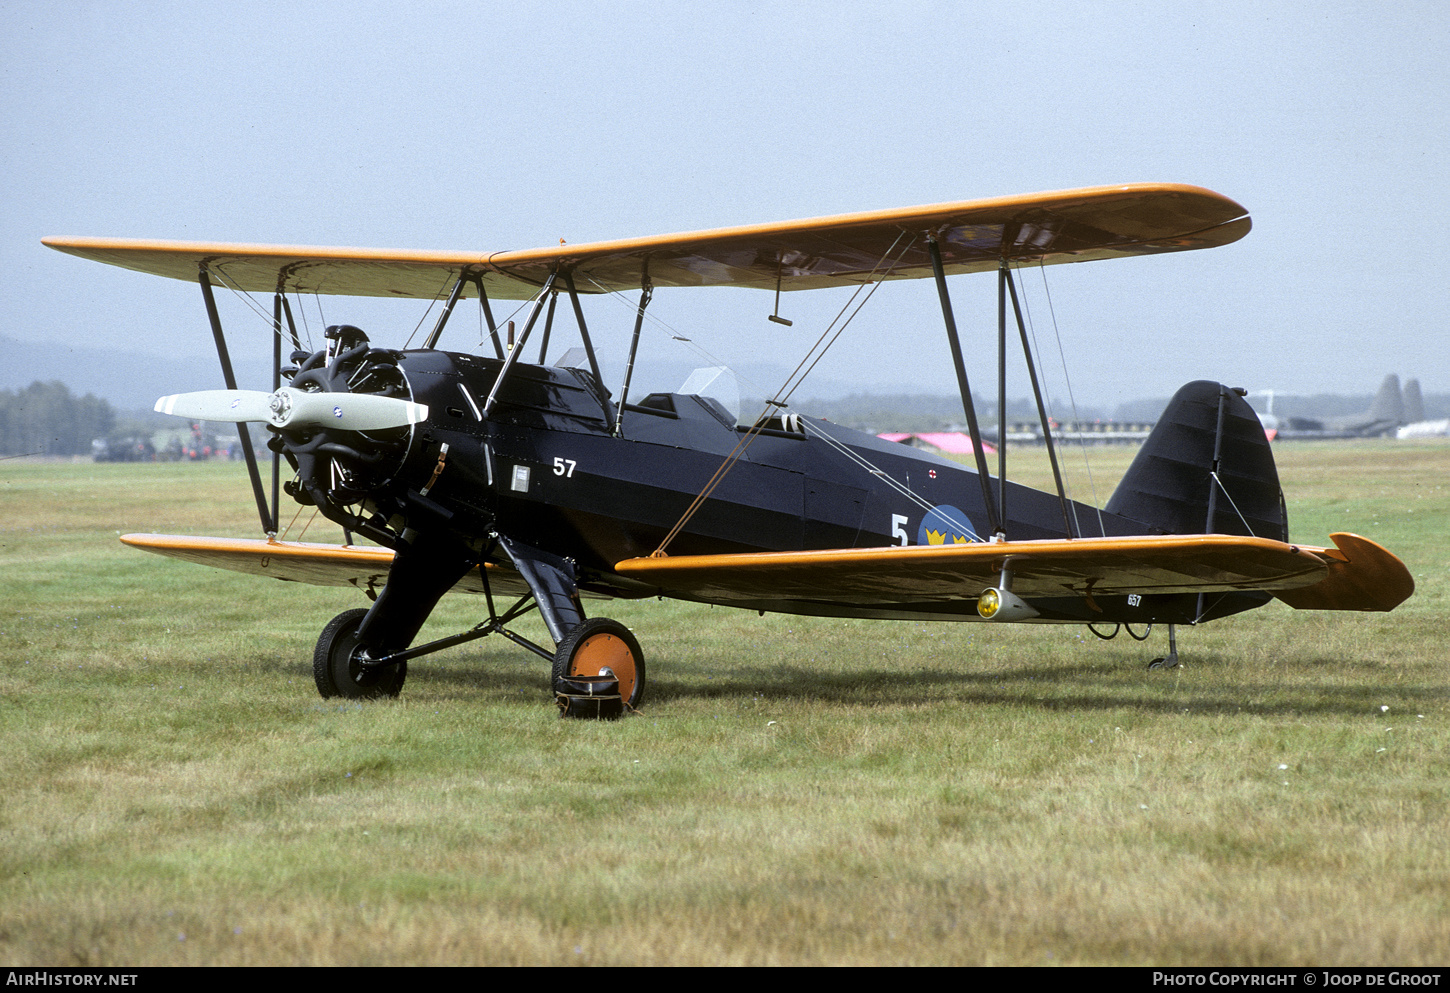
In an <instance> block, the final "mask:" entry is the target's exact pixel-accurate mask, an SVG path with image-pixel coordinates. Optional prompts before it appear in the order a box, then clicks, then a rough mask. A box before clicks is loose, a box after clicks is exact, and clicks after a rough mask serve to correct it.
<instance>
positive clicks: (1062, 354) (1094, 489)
mask: <svg viewBox="0 0 1450 993" xmlns="http://www.w3.org/2000/svg"><path fill="white" fill-rule="evenodd" d="M1037 271H1038V272H1039V273H1041V275H1042V291H1043V293H1044V294H1046V296H1047V312H1048V314H1049V315H1050V316H1051V318H1052V333H1053V336H1054V337H1056V339H1057V356H1058V360H1059V361H1060V362H1061V363H1062V378H1063V381H1064V382H1065V383H1066V384H1067V399H1068V403H1069V405H1070V406H1071V407H1072V419H1073V420H1074V421H1075V422H1078V423H1081V418H1080V417H1078V413H1077V397H1076V396H1075V395H1074V394H1073V391H1072V377H1071V375H1069V373H1068V371H1067V352H1066V350H1065V349H1064V348H1063V347H1062V331H1061V329H1060V328H1059V327H1058V325H1057V308H1055V307H1054V306H1053V305H1052V290H1051V288H1050V287H1049V286H1048V285H1047V265H1046V263H1039V264H1038V266H1037ZM1077 435H1078V438H1077V441H1078V445H1079V446H1080V447H1081V449H1082V461H1083V465H1084V467H1085V468H1086V470H1087V478H1088V491H1089V492H1090V493H1091V494H1092V501H1093V509H1094V510H1096V511H1097V515H1098V530H1099V531H1100V532H1101V533H1102V535H1103V537H1107V534H1108V527H1107V525H1106V524H1105V523H1103V510H1102V504H1101V503H1100V502H1099V501H1098V484H1097V481H1096V480H1094V479H1093V467H1092V462H1091V461H1090V460H1089V459H1088V452H1087V439H1085V438H1083V436H1082V432H1081V431H1079V432H1078V433H1077ZM1078 533H1079V534H1081V533H1082V532H1081V530H1079V532H1078Z"/></svg>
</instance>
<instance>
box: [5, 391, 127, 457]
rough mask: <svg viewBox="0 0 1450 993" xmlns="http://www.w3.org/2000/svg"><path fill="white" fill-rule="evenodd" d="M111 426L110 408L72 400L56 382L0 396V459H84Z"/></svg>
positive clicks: (113, 416) (85, 398)
mask: <svg viewBox="0 0 1450 993" xmlns="http://www.w3.org/2000/svg"><path fill="white" fill-rule="evenodd" d="M115 426H116V412H115V411H114V410H112V409H111V405H110V404H109V403H107V402H106V401H105V400H102V399H100V398H99V397H95V396H92V395H91V394H89V393H87V394H86V395H85V396H83V397H77V396H72V395H71V391H70V390H68V389H66V387H65V384H64V383H61V382H57V381H51V382H49V383H42V382H40V381H39V380H37V381H36V382H34V383H31V384H30V385H29V386H27V387H25V388H24V389H18V390H0V455H89V454H91V442H92V441H93V440H94V439H96V438H104V437H106V435H108V434H109V433H110V432H111V430H112V429H113V428H114V427H115Z"/></svg>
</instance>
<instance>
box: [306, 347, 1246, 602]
mask: <svg viewBox="0 0 1450 993" xmlns="http://www.w3.org/2000/svg"><path fill="white" fill-rule="evenodd" d="M388 361H389V362H390V363H395V364H396V366H397V368H398V370H399V371H400V372H401V374H402V377H403V378H404V379H405V380H406V384H407V390H408V393H409V394H410V395H411V398H412V399H413V400H414V401H416V402H418V403H423V404H427V405H428V408H429V411H430V413H429V417H428V419H427V421H426V422H424V423H421V424H418V425H416V426H415V427H414V428H411V429H407V431H406V432H405V433H406V437H403V436H402V435H403V434H404V432H399V433H398V434H397V436H396V437H394V438H393V439H392V441H391V445H392V449H393V452H394V454H393V456H392V457H391V458H389V459H385V460H383V461H382V464H381V465H379V464H378V463H377V462H376V461H375V462H374V463H373V464H371V465H367V466H359V467H358V470H357V472H355V473H353V472H350V471H349V467H348V460H347V457H346V455H345V454H344V455H343V456H341V457H339V458H337V460H336V461H337V463H338V466H337V467H338V468H340V469H341V470H342V472H341V473H340V474H339V473H337V472H336V471H334V470H333V468H332V467H329V466H327V465H326V460H324V459H317V460H315V461H313V462H311V463H309V466H310V467H311V475H312V476H313V477H314V478H313V481H312V484H311V485H310V486H308V487H307V489H308V492H310V493H311V494H312V495H313V497H314V498H315V501H316V502H317V503H318V504H319V505H320V506H322V508H323V510H324V512H326V513H327V514H328V516H330V517H333V518H334V519H335V520H339V522H340V523H343V524H344V525H345V526H349V527H351V528H353V529H354V530H361V531H362V532H363V533H364V534H367V535H368V536H369V537H372V538H374V539H375V540H379V541H381V542H382V543H384V544H389V545H391V546H392V547H394V548H400V549H401V547H402V546H404V545H406V544H407V543H409V542H410V541H411V540H412V537H411V536H413V535H416V534H419V533H425V534H427V535H429V537H430V540H431V541H432V542H433V543H434V544H435V545H436V544H437V543H438V542H440V541H445V540H446V541H451V542H453V543H456V544H457V545H459V546H460V547H462V546H467V548H469V549H472V550H473V551H474V552H477V553H478V554H479V555H480V556H482V557H484V558H491V559H493V560H495V561H500V562H505V563H506V562H507V559H506V558H505V557H504V556H503V555H502V554H500V553H497V551H496V549H495V548H494V546H492V545H491V543H490V540H491V538H492V537H493V536H497V535H504V536H507V538H508V539H509V540H511V541H513V542H516V543H521V544H522V545H524V546H528V547H530V548H533V549H538V550H540V551H542V552H544V553H547V554H549V555H553V556H558V557H560V558H562V559H565V560H568V562H569V563H570V565H571V566H572V568H573V570H574V572H575V576H576V578H577V582H578V586H579V588H580V589H583V590H588V591H593V592H597V593H603V594H607V595H611V596H624V597H632V596H633V597H638V596H648V595H653V594H654V593H656V592H658V591H656V590H654V589H652V588H649V587H645V586H642V585H640V584H639V583H638V582H636V581H633V580H629V579H626V578H625V577H623V576H621V575H619V574H617V573H616V572H615V571H614V568H613V566H614V564H615V563H616V562H619V561H621V560H624V559H629V558H635V557H639V556H647V555H649V554H651V553H652V552H654V551H655V550H656V549H657V548H658V547H659V546H660V544H661V542H662V541H663V540H664V539H665V537H666V536H667V535H668V534H669V533H670V531H671V529H672V528H674V527H675V526H676V524H677V522H679V521H680V520H681V518H682V516H684V515H686V514H687V512H688V511H689V510H690V508H691V506H692V504H694V503H695V501H696V498H697V496H698V495H699V494H700V493H701V492H702V491H703V490H705V488H706V487H707V486H708V485H709V484H710V482H711V480H712V479H713V478H715V477H716V476H717V474H718V473H720V470H721V467H722V465H723V464H724V463H725V462H726V460H727V459H728V458H729V457H730V456H731V454H732V452H736V453H737V454H738V458H737V459H736V460H735V461H734V462H733V464H731V465H730V467H729V468H728V470H727V471H725V472H724V473H723V475H720V476H719V478H718V480H717V482H716V484H715V486H714V488H713V489H712V490H711V492H710V494H709V497H708V499H705V500H703V501H701V502H700V503H699V506H698V507H697V508H695V509H694V511H693V513H690V514H689V516H688V519H687V520H686V522H685V523H684V525H683V527H682V528H681V529H680V530H679V532H678V534H677V535H676V536H675V537H673V538H672V539H671V540H670V542H669V547H668V550H669V553H670V554H672V555H688V554H713V553H726V552H758V551H798V550H814V549H827V548H853V547H873V546H887V545H905V544H941V543H953V542H957V543H960V542H965V541H979V540H986V539H987V538H988V537H990V534H989V532H988V530H987V523H986V522H987V519H988V515H987V513H986V508H985V505H984V501H983V494H982V487H981V485H980V482H979V477H978V475H977V473H976V472H975V471H974V470H973V469H971V468H968V467H966V466H963V465H960V464H958V463H955V462H952V461H949V460H947V459H945V458H942V457H940V456H936V455H933V454H930V453H927V452H924V451H921V450H918V449H915V448H911V447H909V446H905V445H901V444H896V443H893V442H888V441H885V440H882V439H880V438H876V437H874V436H872V435H868V434H864V433H862V432H859V431H854V430H851V429H848V428H843V427H840V426H838V425H834V424H830V423H828V422H826V421H821V420H810V421H809V422H808V424H806V425H804V428H805V429H804V430H803V429H802V425H801V423H800V421H799V420H798V419H795V418H790V417H786V418H779V417H777V418H772V419H771V420H770V421H768V422H766V424H765V425H764V426H762V427H758V428H757V429H756V430H755V431H754V432H753V433H752V432H750V430H749V429H748V428H747V427H745V426H741V425H737V424H736V423H735V421H734V418H733V417H732V416H731V415H730V414H729V413H727V412H726V411H725V409H724V408H723V407H722V406H721V405H720V404H719V403H718V402H716V401H714V400H712V399H710V398H707V397H700V396H696V395H688V394H651V395H649V396H647V397H645V398H644V399H643V400H642V401H641V402H640V403H638V404H633V403H631V404H628V405H626V406H625V407H624V409H623V410H620V409H619V408H617V407H616V405H615V404H614V403H613V402H612V401H611V399H610V398H609V396H608V394H607V392H606V391H605V390H604V389H603V387H602V385H601V384H600V383H599V382H598V381H597V380H596V379H595V378H594V377H593V375H592V374H591V373H589V372H588V371H585V370H580V369H572V368H559V367H545V366H539V365H528V364H524V363H517V364H515V365H514V366H513V367H512V368H511V369H510V370H509V372H508V375H507V377H506V379H505V382H504V383H503V385H502V387H501V388H500V389H499V390H498V391H497V395H496V397H495V400H494V403H493V404H492V406H491V407H489V406H488V398H489V397H490V394H491V393H493V392H494V388H495V384H496V381H497V379H498V376H499V372H500V369H501V368H502V367H503V362H501V361H500V360H498V359H492V358H481V357H478V356H473V355H467V354H460V353H449V352H440V351H431V350H420V351H406V352H392V353H389V356H388ZM485 411H487V412H486V413H485ZM373 440H374V441H379V439H373ZM747 440H748V445H746V446H744V448H743V451H739V448H740V447H741V445H742V442H744V441H747ZM383 441H385V439H383ZM314 447H316V446H315V445H314ZM306 468H307V466H304V470H305V469H306ZM303 475H304V476H305V475H306V472H305V471H304V473H303ZM339 475H340V476H341V480H342V485H341V486H338V485H337V481H338V478H339ZM349 479H352V480H353V481H354V485H353V486H352V488H351V489H349V488H348V480H349ZM360 480H366V482H365V483H364V482H359V481H360ZM989 483H990V485H989V488H988V489H989V492H990V493H991V494H992V499H993V500H994V501H995V500H997V499H998V493H999V491H998V481H997V480H996V479H991V480H990V481H989ZM1006 486H1007V494H1006V496H1007V499H1006V509H1007V518H1006V523H1005V527H1004V530H1005V532H1006V536H1007V538H1008V539H1011V540H1024V539H1042V538H1066V537H1072V536H1073V535H1069V533H1068V530H1067V525H1065V523H1064V508H1063V503H1062V501H1060V500H1059V499H1058V498H1057V496H1056V495H1054V494H1049V493H1043V492H1040V491H1037V490H1033V489H1031V488H1028V487H1025V486H1019V485H1016V484H1012V483H1008V484H1006ZM357 503H361V504H362V505H363V506H365V507H366V511H365V512H364V513H362V514H358V513H356V512H355V509H349V505H356V504H357ZM1066 516H1067V518H1068V519H1069V520H1071V521H1073V522H1074V524H1073V527H1074V528H1076V527H1077V526H1078V524H1079V523H1080V524H1081V526H1082V528H1083V530H1084V533H1086V534H1088V535H1099V534H1104V533H1106V534H1108V535H1131V534H1143V533H1147V532H1149V531H1150V530H1151V529H1149V528H1147V527H1145V525H1143V524H1142V523H1140V522H1135V521H1130V520H1127V519H1125V518H1120V517H1115V516H1112V515H1107V514H1103V513H1101V512H1099V511H1098V510H1096V509H1095V508H1091V507H1088V506H1086V505H1083V504H1076V503H1070V504H1069V505H1068V508H1067V515H1066ZM1234 599H1235V600H1236V599H1237V597H1236V598H1234ZM1126 600H1127V598H1124V597H1112V598H1098V600H1097V601H1096V602H1087V601H1085V600H1084V599H1083V598H1081V597H1067V598H1062V599H1061V600H1058V599H1052V600H1048V601H1034V606H1035V607H1037V608H1039V610H1040V611H1041V615H1042V619H1043V620H1059V621H1078V622H1083V621H1104V622H1109V623H1111V622H1113V621H1119V620H1130V621H1135V622H1147V621H1154V620H1158V621H1180V622H1183V621H1189V620H1193V619H1204V617H1205V615H1204V613H1203V604H1201V603H1200V602H1199V600H1198V598H1197V597H1195V596H1185V595H1171V596H1152V597H1142V598H1138V602H1136V603H1134V604H1132V605H1131V609H1130V606H1129V604H1128V603H1127V602H1126ZM1119 601H1123V602H1122V603H1121V604H1120V603H1119ZM1260 602H1262V598H1261V597H1255V598H1253V599H1252V602H1244V603H1243V604H1242V605H1237V604H1236V603H1233V602H1231V601H1226V602H1225V603H1224V604H1223V605H1222V607H1220V608H1219V609H1216V610H1214V611H1213V614H1212V616H1221V615H1222V614H1223V613H1230V612H1234V610H1238V609H1244V608H1246V607H1249V606H1254V605H1257V604H1258V603H1260ZM733 605H735V606H749V607H753V608H759V609H765V610H781V611H787V612H796V613H820V614H831V615H846V616H865V617H919V618H927V617H932V618H950V619H962V620H967V619H976V613H975V599H974V598H965V599H955V600H950V601H942V602H935V603H923V604H913V605H910V606H904V605H900V604H896V605H891V606H890V607H883V606H882V605H881V604H864V603H863V604H860V605H858V606H852V605H842V604H840V603H839V602H835V603H829V604H827V603H824V602H822V603H814V602H811V601H808V600H805V601H802V600H795V601H790V602H774V601H772V602H760V603H753V602H752V603H739V602H736V603H734V604H733ZM1224 608H1232V609H1224Z"/></svg>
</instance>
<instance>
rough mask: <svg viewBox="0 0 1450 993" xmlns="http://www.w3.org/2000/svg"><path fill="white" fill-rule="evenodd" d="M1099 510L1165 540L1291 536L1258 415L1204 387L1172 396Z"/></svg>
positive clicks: (1225, 393)
mask: <svg viewBox="0 0 1450 993" xmlns="http://www.w3.org/2000/svg"><path fill="white" fill-rule="evenodd" d="M1104 509H1105V510H1106V511H1108V512H1109V513H1111V514H1118V515H1121V516H1123V517H1127V518H1129V519H1131V520H1135V521H1140V522H1142V523H1143V524H1145V525H1148V526H1149V527H1150V528H1152V529H1153V530H1155V531H1159V532H1162V533H1164V534H1204V533H1207V534H1242V535H1252V536H1254V537H1258V538H1273V539H1276V540H1278V541H1287V540H1288V536H1289V525H1288V519H1287V517H1286V516H1285V513H1284V497H1283V494H1282V492H1281V491H1280V489H1279V471H1278V469H1276V468H1275V466H1274V453H1273V450H1272V449H1271V448H1270V447H1269V440H1268V438H1267V437H1265V435H1264V428H1263V425H1262V424H1261V423H1260V422H1259V418H1258V415H1257V414H1255V413H1254V410H1253V408H1252V407H1250V406H1249V405H1248V403H1246V402H1245V401H1244V399H1243V397H1241V396H1239V395H1238V394H1237V393H1235V392H1234V391H1233V390H1231V389H1229V388H1228V387H1226V386H1223V385H1221V384H1219V383H1213V382H1209V381H1207V380H1199V381H1197V382H1193V383H1189V384H1188V385H1187V386H1185V387H1183V388H1182V389H1180V390H1179V391H1178V392H1177V393H1175V394H1174V396H1173V399H1172V400H1170V401H1169V402H1168V407H1167V408H1166V409H1165V410H1164V411H1163V415H1162V416H1161V417H1160V418H1159V419H1158V423H1157V425H1156V426H1154V428H1153V432H1152V433H1151V434H1150V435H1149V436H1148V440H1147V441H1145V442H1144V443H1143V447H1142V448H1141V449H1139V451H1138V456H1137V458H1135V459H1134V460H1133V464H1132V465H1131V466H1129V468H1128V472H1127V474H1126V475H1124V476H1123V480H1122V482H1121V483H1119V484H1118V488H1117V490H1116V491H1114V493H1113V496H1112V499H1111V500H1109V501H1108V505H1107V506H1106V507H1105V508H1104Z"/></svg>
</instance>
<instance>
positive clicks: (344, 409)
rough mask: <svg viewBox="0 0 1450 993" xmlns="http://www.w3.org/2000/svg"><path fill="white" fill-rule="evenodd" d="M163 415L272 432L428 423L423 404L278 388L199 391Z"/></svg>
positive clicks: (168, 402)
mask: <svg viewBox="0 0 1450 993" xmlns="http://www.w3.org/2000/svg"><path fill="white" fill-rule="evenodd" d="M156 409H157V410H158V411H160V412H161V413H163V414H175V415H176V416H178V417H193V418H196V419H198V420H203V421H232V422H238V423H239V422H241V421H266V422H268V423H269V424H271V425H272V426H274V427H279V428H298V427H309V426H311V427H333V428H337V429H339V430H341V431H381V430H383V429H384V428H401V427H407V426H408V425H409V424H417V423H418V422H419V421H423V420H426V419H427V417H428V407H427V405H426V404H421V403H412V402H411V401H408V400H400V399H398V398H396V397H382V396H375V395H373V394H371V393H305V392H303V391H301V390H294V389H292V388H291V387H288V386H284V387H282V389H280V390H278V391H277V392H276V393H262V392H260V391H259V390H201V391H199V392H196V393H177V394H174V395H172V396H165V397H162V398H161V399H160V400H157V401H156Z"/></svg>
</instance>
